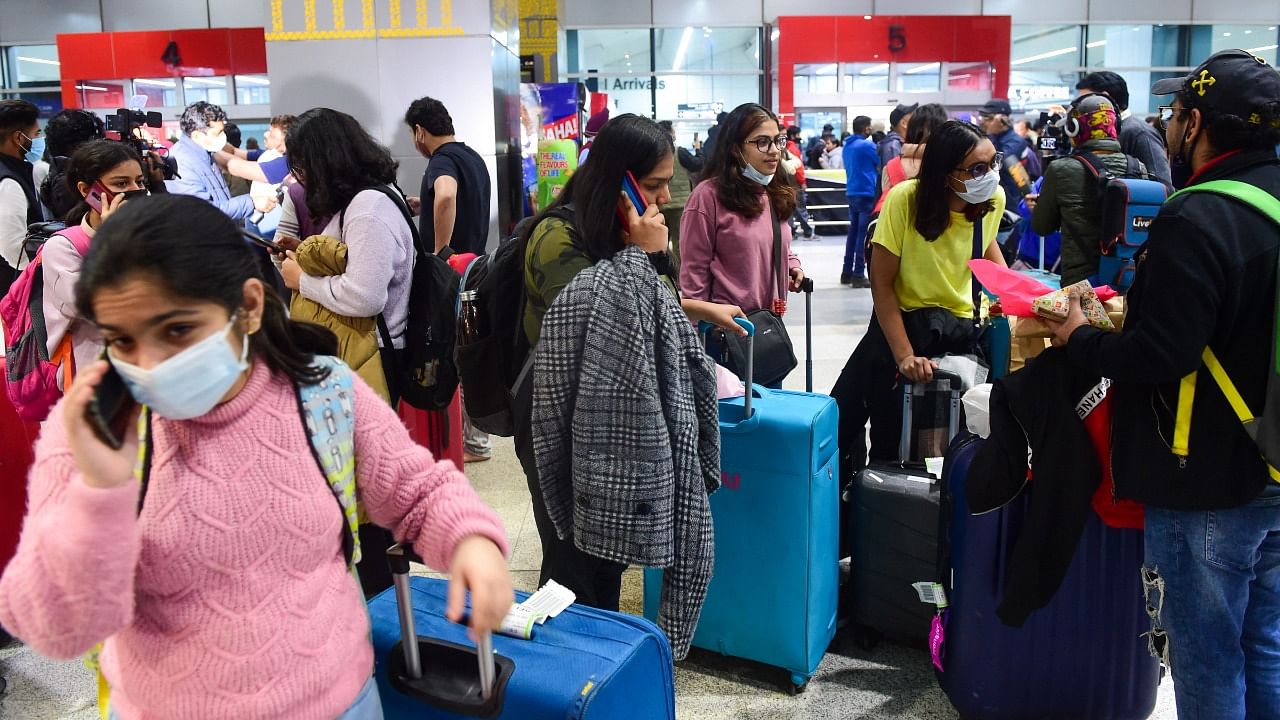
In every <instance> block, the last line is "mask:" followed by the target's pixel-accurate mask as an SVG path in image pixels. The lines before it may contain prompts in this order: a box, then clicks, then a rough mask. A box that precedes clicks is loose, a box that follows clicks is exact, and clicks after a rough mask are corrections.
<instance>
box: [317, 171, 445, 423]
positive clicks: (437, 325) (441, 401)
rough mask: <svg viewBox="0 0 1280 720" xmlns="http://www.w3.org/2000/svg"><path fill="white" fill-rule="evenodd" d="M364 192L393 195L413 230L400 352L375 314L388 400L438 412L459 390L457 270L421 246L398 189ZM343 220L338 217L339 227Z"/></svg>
mask: <svg viewBox="0 0 1280 720" xmlns="http://www.w3.org/2000/svg"><path fill="white" fill-rule="evenodd" d="M365 190H377V191H378V192H380V193H382V194H384V195H386V196H387V197H389V198H391V201H392V202H394V203H395V204H396V207H398V208H400V214H401V215H403V216H404V220H405V222H407V223H408V224H409V229H410V231H411V232H412V233H413V248H414V263H413V278H412V284H411V285H410V287H409V322H408V327H407V328H406V330H405V334H404V338H405V344H404V349H403V350H394V349H393V347H394V346H393V345H392V337H391V331H390V329H389V328H388V327H387V321H386V319H385V318H383V316H382V314H381V313H379V315H378V333H379V335H381V337H382V369H383V372H384V373H385V374H386V376H387V386H388V388H389V389H390V391H391V399H392V404H393V405H395V404H396V402H395V401H396V400H397V399H400V400H404V401H405V402H406V403H408V404H409V405H412V406H413V407H415V408H418V409H420V410H441V409H443V408H446V407H448V406H449V403H450V402H452V401H453V396H454V393H456V392H457V390H458V369H457V367H456V366H455V365H454V364H453V344H454V335H455V333H456V326H455V323H456V316H455V314H454V301H455V299H456V298H457V296H458V273H457V272H456V271H454V269H453V268H452V267H449V263H448V262H446V261H445V258H444V257H441V256H439V255H436V254H435V253H432V252H427V250H426V248H425V247H423V245H422V237H421V236H419V235H418V225H417V223H415V222H414V221H413V214H412V213H411V212H409V206H408V204H407V203H405V200H404V197H403V196H402V195H401V194H400V193H399V192H398V191H397V190H394V189H392V188H391V187H389V186H386V185H378V186H375V187H369V188H365ZM343 212H344V213H345V212H346V211H345V210H344V211H343ZM341 223H342V218H339V226H341ZM446 257H447V256H446Z"/></svg>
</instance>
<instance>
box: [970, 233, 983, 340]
mask: <svg viewBox="0 0 1280 720" xmlns="http://www.w3.org/2000/svg"><path fill="white" fill-rule="evenodd" d="M985 218H986V215H983V216H981V217H978V218H976V219H975V220H974V221H973V259H974V260H981V259H982V223H983V221H984V219H985ZM969 277H970V281H969V285H970V286H971V287H972V288H973V327H974V330H977V329H979V328H980V327H981V326H982V283H981V282H979V281H978V276H977V274H975V273H974V272H973V271H972V270H970V271H969Z"/></svg>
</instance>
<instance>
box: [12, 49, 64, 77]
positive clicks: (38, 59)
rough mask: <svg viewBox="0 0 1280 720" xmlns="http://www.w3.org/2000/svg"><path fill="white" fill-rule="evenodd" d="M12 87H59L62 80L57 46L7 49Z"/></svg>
mask: <svg viewBox="0 0 1280 720" xmlns="http://www.w3.org/2000/svg"><path fill="white" fill-rule="evenodd" d="M5 54H6V55H7V56H8V57H7V60H8V67H9V74H10V77H8V78H4V80H6V81H7V82H3V83H0V84H4V85H9V86H10V87H29V86H32V85H57V84H58V82H59V81H61V80H62V71H61V68H60V67H59V65H60V63H59V62H58V46H57V45H14V46H12V47H9V48H6V53H5Z"/></svg>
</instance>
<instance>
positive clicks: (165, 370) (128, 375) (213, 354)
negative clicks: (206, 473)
mask: <svg viewBox="0 0 1280 720" xmlns="http://www.w3.org/2000/svg"><path fill="white" fill-rule="evenodd" d="M235 323H236V321H235V318H234V317H233V318H232V319H231V322H229V323H227V327H226V328H225V329H224V330H223V331H222V332H215V333H213V334H212V335H210V336H209V337H207V338H205V339H203V340H201V341H200V342H198V343H196V344H195V345H192V346H191V347H189V348H187V349H186V350H183V351H182V352H180V353H178V354H177V355H174V356H173V357H171V358H169V359H168V360H165V361H164V362H162V363H160V364H159V365H157V366H155V367H153V368H151V369H150V370H145V369H143V368H140V367H138V366H137V365H132V364H130V363H127V362H125V361H123V360H120V359H119V358H117V357H115V356H114V355H111V352H110V350H108V351H107V354H108V355H110V356H111V358H110V359H111V365H112V367H114V368H115V369H116V372H118V373H119V374H120V377H121V378H123V379H124V383H125V385H127V386H128V388H129V392H130V394H132V395H133V399H134V400H137V401H138V402H139V403H141V404H143V405H146V406H148V407H150V408H151V410H152V411H153V412H155V413H156V414H157V415H159V416H160V417H163V418H167V419H169V420H190V419H192V418H198V417H200V416H201V415H204V414H205V413H207V412H209V411H210V410H212V409H213V408H214V407H216V406H217V404H218V401H219V400H221V399H222V396H224V395H226V394H227V391H229V390H230V389H231V387H232V386H233V385H235V384H236V380H237V379H239V377H240V374H241V373H243V372H244V371H245V370H247V369H248V368H249V362H248V360H249V337H248V336H245V338H244V343H243V348H242V349H241V351H240V357H239V358H238V359H237V358H236V354H235V351H233V350H232V349H231V342H230V337H231V328H233V327H235Z"/></svg>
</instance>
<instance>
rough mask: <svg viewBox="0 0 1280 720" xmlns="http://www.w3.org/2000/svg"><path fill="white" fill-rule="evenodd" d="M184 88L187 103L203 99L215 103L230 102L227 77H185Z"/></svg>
mask: <svg viewBox="0 0 1280 720" xmlns="http://www.w3.org/2000/svg"><path fill="white" fill-rule="evenodd" d="M182 90H183V92H184V93H185V94H186V104H187V105H190V104H191V103H194V102H200V101H201V100H203V101H204V102H210V103H213V104H214V105H226V104H228V103H229V102H230V100H229V98H230V94H229V93H228V92H227V79H226V78H225V77H189V78H183V79H182Z"/></svg>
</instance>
